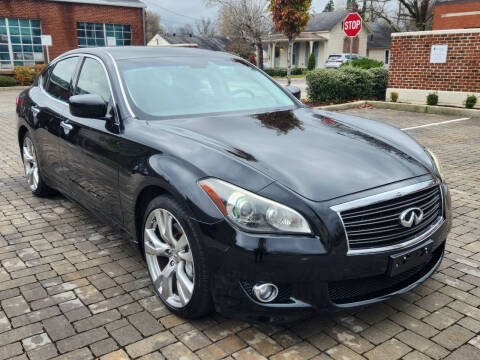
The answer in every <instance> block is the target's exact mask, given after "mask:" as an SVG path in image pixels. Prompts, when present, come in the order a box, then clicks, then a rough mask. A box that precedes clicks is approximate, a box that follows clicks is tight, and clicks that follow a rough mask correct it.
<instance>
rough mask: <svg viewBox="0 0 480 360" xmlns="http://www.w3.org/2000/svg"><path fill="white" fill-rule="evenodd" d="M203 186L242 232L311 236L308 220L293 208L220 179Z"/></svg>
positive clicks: (221, 210)
mask: <svg viewBox="0 0 480 360" xmlns="http://www.w3.org/2000/svg"><path fill="white" fill-rule="evenodd" d="M200 186H201V187H202V189H203V190H204V191H205V192H206V193H207V195H208V196H209V197H210V199H212V201H213V203H214V204H215V206H216V207H217V208H218V210H220V212H221V213H222V214H223V215H224V216H225V217H226V218H227V220H229V221H230V222H231V223H233V224H234V225H235V226H237V227H238V228H240V229H241V230H244V231H247V232H256V233H301V234H311V233H312V231H311V230H310V226H309V225H308V223H307V221H306V220H305V218H304V217H303V216H302V215H300V214H299V213H298V212H296V211H295V210H293V209H290V208H289V207H287V206H285V205H282V204H279V203H277V202H275V201H272V200H269V199H265V198H263V197H261V196H258V195H255V194H254V193H251V192H249V191H247V190H244V189H242V188H239V187H237V186H235V185H232V184H229V183H227V182H225V181H222V180H218V179H213V178H210V179H204V180H201V181H200Z"/></svg>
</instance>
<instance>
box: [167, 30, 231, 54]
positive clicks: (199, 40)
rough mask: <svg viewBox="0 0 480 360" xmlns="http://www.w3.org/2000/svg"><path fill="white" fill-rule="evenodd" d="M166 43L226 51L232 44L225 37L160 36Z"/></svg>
mask: <svg viewBox="0 0 480 360" xmlns="http://www.w3.org/2000/svg"><path fill="white" fill-rule="evenodd" d="M160 36H161V37H162V38H163V39H165V41H167V42H168V43H170V44H197V47H198V48H199V49H206V50H214V51H225V49H226V48H227V45H228V44H229V43H230V40H228V39H227V38H226V37H223V36H212V37H209V36H196V35H192V36H190V35H189V34H187V35H175V36H173V35H160Z"/></svg>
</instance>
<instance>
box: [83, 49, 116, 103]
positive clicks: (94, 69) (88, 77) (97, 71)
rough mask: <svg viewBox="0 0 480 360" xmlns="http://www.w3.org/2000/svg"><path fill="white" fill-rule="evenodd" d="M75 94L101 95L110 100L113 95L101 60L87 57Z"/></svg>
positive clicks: (107, 100)
mask: <svg viewBox="0 0 480 360" xmlns="http://www.w3.org/2000/svg"><path fill="white" fill-rule="evenodd" d="M74 94H75V95H84V94H95V95H99V96H101V97H102V98H103V100H105V102H107V103H108V102H110V97H111V95H110V87H109V86H108V79H107V75H106V74H105V70H104V68H103V66H102V64H100V62H99V61H97V60H95V59H92V58H85V61H84V62H83V65H82V70H81V71H80V75H79V76H78V81H77V86H76V88H75V93H74Z"/></svg>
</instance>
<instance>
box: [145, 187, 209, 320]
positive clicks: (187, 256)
mask: <svg viewBox="0 0 480 360" xmlns="http://www.w3.org/2000/svg"><path fill="white" fill-rule="evenodd" d="M142 233H143V250H144V252H145V259H146V261H147V266H148V272H149V274H150V278H151V279H152V282H153V287H154V289H155V292H156V293H157V294H158V296H159V297H160V299H161V300H162V301H163V303H164V304H165V305H166V306H167V307H168V308H169V309H170V311H172V312H173V313H175V314H176V315H179V316H181V317H185V318H198V317H201V316H203V315H206V314H208V313H209V312H210V311H211V308H212V300H211V294H210V287H209V276H208V268H207V262H206V259H205V256H204V253H203V250H202V246H201V245H202V244H201V243H200V236H199V230H198V227H197V225H196V224H194V223H193V222H192V220H191V219H190V217H189V216H188V214H187V210H186V209H185V207H184V206H182V204H180V203H179V202H178V201H176V200H174V199H173V198H171V197H170V196H166V195H161V196H158V197H156V198H155V199H153V200H152V201H151V202H150V204H149V205H148V206H147V208H146V211H145V215H144V221H143V232H142Z"/></svg>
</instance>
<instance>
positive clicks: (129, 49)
mask: <svg viewBox="0 0 480 360" xmlns="http://www.w3.org/2000/svg"><path fill="white" fill-rule="evenodd" d="M76 53H82V54H91V55H98V56H102V55H105V54H106V53H108V54H110V55H111V56H112V57H113V58H114V59H115V60H125V59H141V58H158V57H180V56H185V57H209V58H213V57H216V58H218V57H223V58H233V57H234V56H233V55H231V54H227V53H223V52H220V51H212V50H204V49H196V48H186V47H178V46H114V47H92V48H80V49H75V50H71V51H69V52H68V53H67V54H76Z"/></svg>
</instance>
